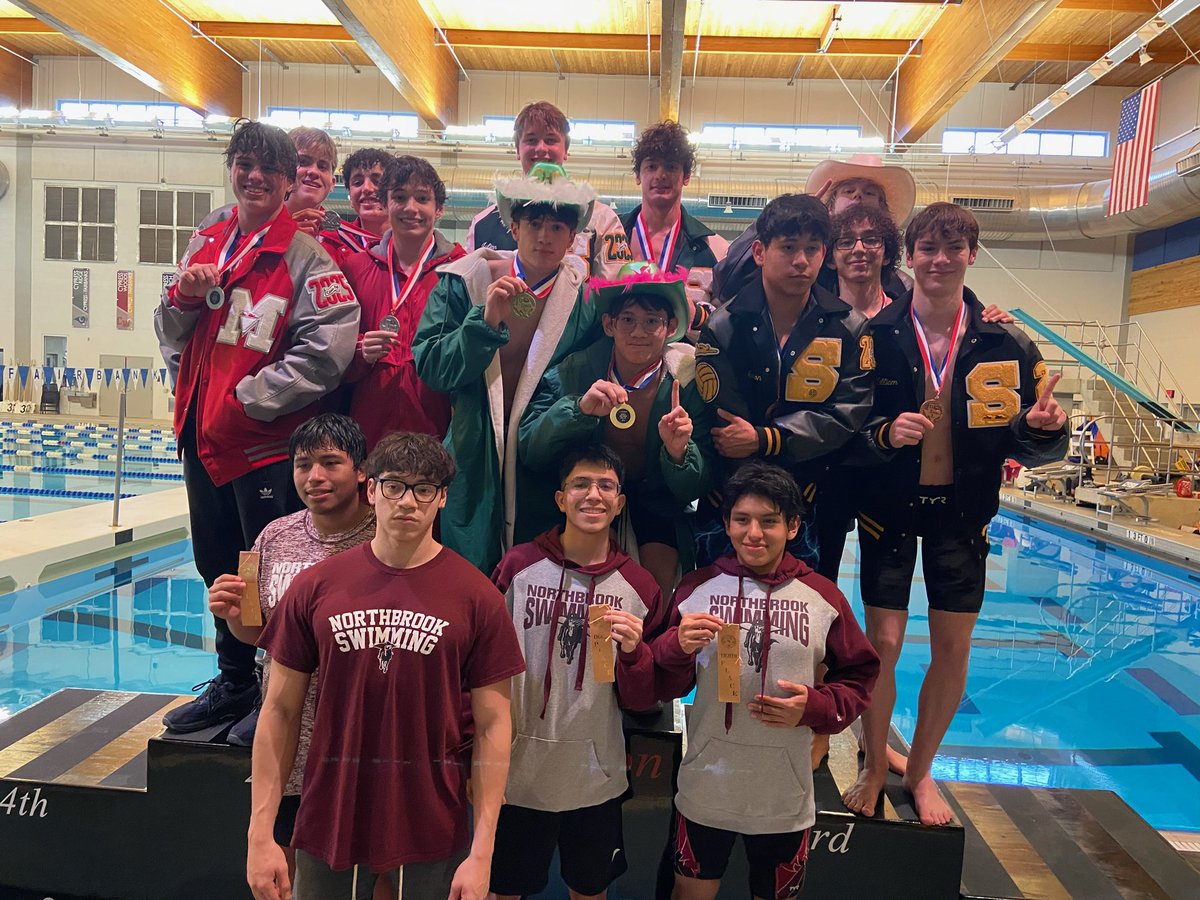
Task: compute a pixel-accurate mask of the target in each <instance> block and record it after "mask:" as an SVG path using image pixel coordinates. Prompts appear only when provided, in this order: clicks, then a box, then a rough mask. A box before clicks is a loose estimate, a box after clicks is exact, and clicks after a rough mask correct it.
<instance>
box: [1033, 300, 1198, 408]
mask: <svg viewBox="0 0 1200 900" xmlns="http://www.w3.org/2000/svg"><path fill="white" fill-rule="evenodd" d="M1010 312H1012V314H1013V316H1014V318H1016V320H1017V321H1018V322H1020V323H1022V324H1023V325H1026V326H1028V327H1029V328H1030V330H1032V331H1034V332H1036V333H1037V334H1038V336H1039V337H1041V338H1043V339H1044V340H1046V341H1049V342H1050V343H1051V344H1053V345H1054V346H1055V347H1057V348H1058V349H1059V350H1061V351H1062V352H1063V353H1065V354H1067V356H1069V357H1071V359H1073V360H1075V361H1076V362H1077V363H1079V364H1080V365H1081V366H1083V367H1084V368H1086V369H1088V370H1090V371H1091V372H1092V373H1094V374H1095V375H1097V376H1099V377H1100V378H1103V379H1104V380H1105V381H1106V382H1108V383H1109V384H1110V385H1112V386H1113V387H1115V388H1116V389H1117V390H1118V391H1120V392H1121V393H1122V394H1124V395H1125V396H1127V397H1128V398H1129V399H1130V400H1132V401H1133V402H1134V403H1136V404H1137V405H1138V406H1140V407H1142V409H1144V410H1146V411H1147V412H1148V413H1151V414H1152V415H1154V416H1156V417H1157V418H1159V419H1162V420H1164V421H1167V422H1170V423H1171V424H1172V426H1173V427H1174V428H1175V430H1176V431H1195V429H1194V428H1193V427H1192V426H1191V425H1188V424H1187V423H1185V422H1183V421H1182V420H1181V419H1180V418H1179V417H1178V416H1176V415H1175V414H1174V413H1173V412H1171V411H1170V410H1169V409H1167V407H1165V406H1163V405H1162V404H1161V403H1159V402H1158V401H1157V400H1155V399H1154V398H1153V397H1151V396H1150V395H1149V394H1147V393H1146V392H1145V391H1143V390H1142V389H1141V388H1139V387H1138V386H1137V385H1136V384H1134V383H1133V382H1132V381H1130V380H1129V379H1128V378H1125V377H1124V376H1122V375H1118V374H1117V373H1116V372H1114V371H1113V370H1112V369H1110V368H1109V367H1108V366H1106V365H1104V363H1102V362H1100V360H1098V359H1096V357H1094V356H1092V355H1091V354H1089V353H1087V352H1085V351H1084V350H1083V349H1082V348H1080V347H1078V346H1076V345H1075V344H1073V343H1071V342H1070V341H1068V340H1067V339H1066V338H1065V337H1063V336H1062V335H1061V334H1059V333H1058V332H1056V331H1055V330H1054V329H1052V328H1051V327H1050V326H1049V325H1047V324H1045V323H1044V322H1042V321H1040V320H1038V319H1037V318H1035V317H1034V316H1032V315H1030V314H1029V313H1027V312H1026V311H1025V310H1023V309H1014V310H1010Z"/></svg>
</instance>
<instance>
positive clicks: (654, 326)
mask: <svg viewBox="0 0 1200 900" xmlns="http://www.w3.org/2000/svg"><path fill="white" fill-rule="evenodd" d="M639 325H641V326H642V330H643V331H645V332H646V333H647V334H657V333H658V332H660V331H662V330H663V329H664V328H666V327H667V320H666V318H664V317H663V316H646V318H644V319H639V318H638V317H637V316H631V315H629V313H621V315H619V316H617V330H618V331H621V332H623V333H625V334H632V333H633V331H634V329H635V328H637V327H638V326H639Z"/></svg>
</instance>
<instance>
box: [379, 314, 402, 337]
mask: <svg viewBox="0 0 1200 900" xmlns="http://www.w3.org/2000/svg"><path fill="white" fill-rule="evenodd" d="M379 330H380V331H390V332H391V333H392V334H399V333H400V320H399V319H397V318H396V317H395V316H391V315H389V316H384V317H383V318H382V319H380V320H379Z"/></svg>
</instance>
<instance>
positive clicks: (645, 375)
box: [608, 357, 663, 391]
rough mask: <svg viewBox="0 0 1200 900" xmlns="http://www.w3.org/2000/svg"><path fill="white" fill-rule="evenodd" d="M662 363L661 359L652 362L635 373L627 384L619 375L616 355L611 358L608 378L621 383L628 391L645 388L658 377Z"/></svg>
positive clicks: (615, 382)
mask: <svg viewBox="0 0 1200 900" xmlns="http://www.w3.org/2000/svg"><path fill="white" fill-rule="evenodd" d="M662 364H663V361H662V360H661V359H659V360H658V362H655V363H652V364H651V365H650V366H649V367H648V368H645V369H643V370H642V371H640V372H638V373H637V374H636V375H634V376H633V379H632V380H631V381H630V382H629V384H626V383H625V382H623V381H622V380H621V378H620V376H619V375H617V360H616V357H614V358H613V359H611V360H609V363H608V380H609V381H611V382H613V383H614V384H619V385H621V387H623V388H625V390H627V391H636V390H638V389H640V388H644V387H645V386H646V385H648V384H650V382H652V381H654V379H655V378H657V377H658V370H659V369H661V368H662Z"/></svg>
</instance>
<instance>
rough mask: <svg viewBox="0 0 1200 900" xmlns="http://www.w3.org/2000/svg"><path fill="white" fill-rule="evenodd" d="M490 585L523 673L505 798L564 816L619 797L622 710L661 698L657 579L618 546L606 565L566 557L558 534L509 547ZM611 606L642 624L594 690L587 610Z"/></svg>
mask: <svg viewBox="0 0 1200 900" xmlns="http://www.w3.org/2000/svg"><path fill="white" fill-rule="evenodd" d="M492 581H494V582H495V584H496V586H497V587H498V588H499V589H500V590H501V591H503V592H504V596H505V600H506V602H507V603H508V608H509V611H510V612H511V613H512V618H513V625H514V626H515V627H516V630H517V640H518V642H519V643H520V644H521V650H522V652H523V653H524V655H525V662H526V667H527V668H526V672H525V674H524V675H520V676H517V677H516V678H514V679H513V684H512V693H513V697H512V709H513V722H514V727H513V752H512V762H511V763H510V766H509V775H508V786H507V788H506V792H505V794H506V802H508V803H510V804H513V805H515V806H523V807H526V808H529V809H539V810H544V811H548V812H562V811H565V810H570V809H582V808H584V807H588V806H595V805H598V804H600V803H604V802H606V801H608V800H611V799H613V798H615V797H619V796H621V794H623V793H624V792H625V790H626V788H627V787H628V780H627V778H626V775H625V739H624V735H623V733H622V729H621V712H620V709H621V707H626V708H629V709H645V708H647V707H649V706H652V705H653V703H654V701H655V695H656V690H655V683H654V678H655V666H654V657H653V654H652V653H651V651H650V647H649V644H648V643H647V642H648V640H649V639H650V638H651V637H652V636H653V635H654V634H655V633H656V632H657V631H658V630H659V629H660V628H661V624H662V606H663V604H662V602H661V597H660V594H659V590H658V585H657V583H656V582H655V580H654V578H653V576H651V575H650V573H649V572H647V571H646V570H645V569H643V568H642V567H641V566H639V565H638V564H637V563H635V562H634V561H633V560H632V559H630V558H629V556H628V554H626V553H625V552H624V551H623V550H621V549H620V548H619V547H618V546H617V545H616V543H615V542H611V541H610V543H609V549H608V556H607V557H606V558H605V560H604V561H603V562H601V563H597V564H594V565H589V566H580V565H577V564H576V563H574V562H572V561H571V560H569V559H566V557H565V555H564V553H563V548H562V541H561V536H560V532H559V529H557V528H555V529H553V530H551V531H547V532H545V533H544V534H541V535H538V537H537V538H535V539H534V540H533V541H532V542H531V543H528V544H521V545H520V546H517V547H514V548H513V549H512V550H510V551H509V552H508V553H507V554H506V555H505V557H504V558H503V559H502V560H501V561H500V565H499V566H498V567H497V569H496V572H495V574H494V575H493V576H492ZM592 603H607V604H608V605H609V606H611V607H613V608H614V609H621V610H624V611H625V612H629V613H632V614H633V615H635V616H637V617H638V618H640V619H642V621H643V640H642V642H641V643H640V644H638V646H637V647H636V648H634V651H633V652H632V653H625V652H624V651H622V650H621V649H620V648H619V646H616V645H614V647H613V652H614V653H615V657H616V667H615V668H616V675H617V682H616V688H615V690H614V689H613V688H612V687H610V686H609V685H607V684H597V683H596V682H595V680H594V679H593V678H592V673H591V661H590V660H589V658H588V637H587V609H588V605H589V604H592Z"/></svg>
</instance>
